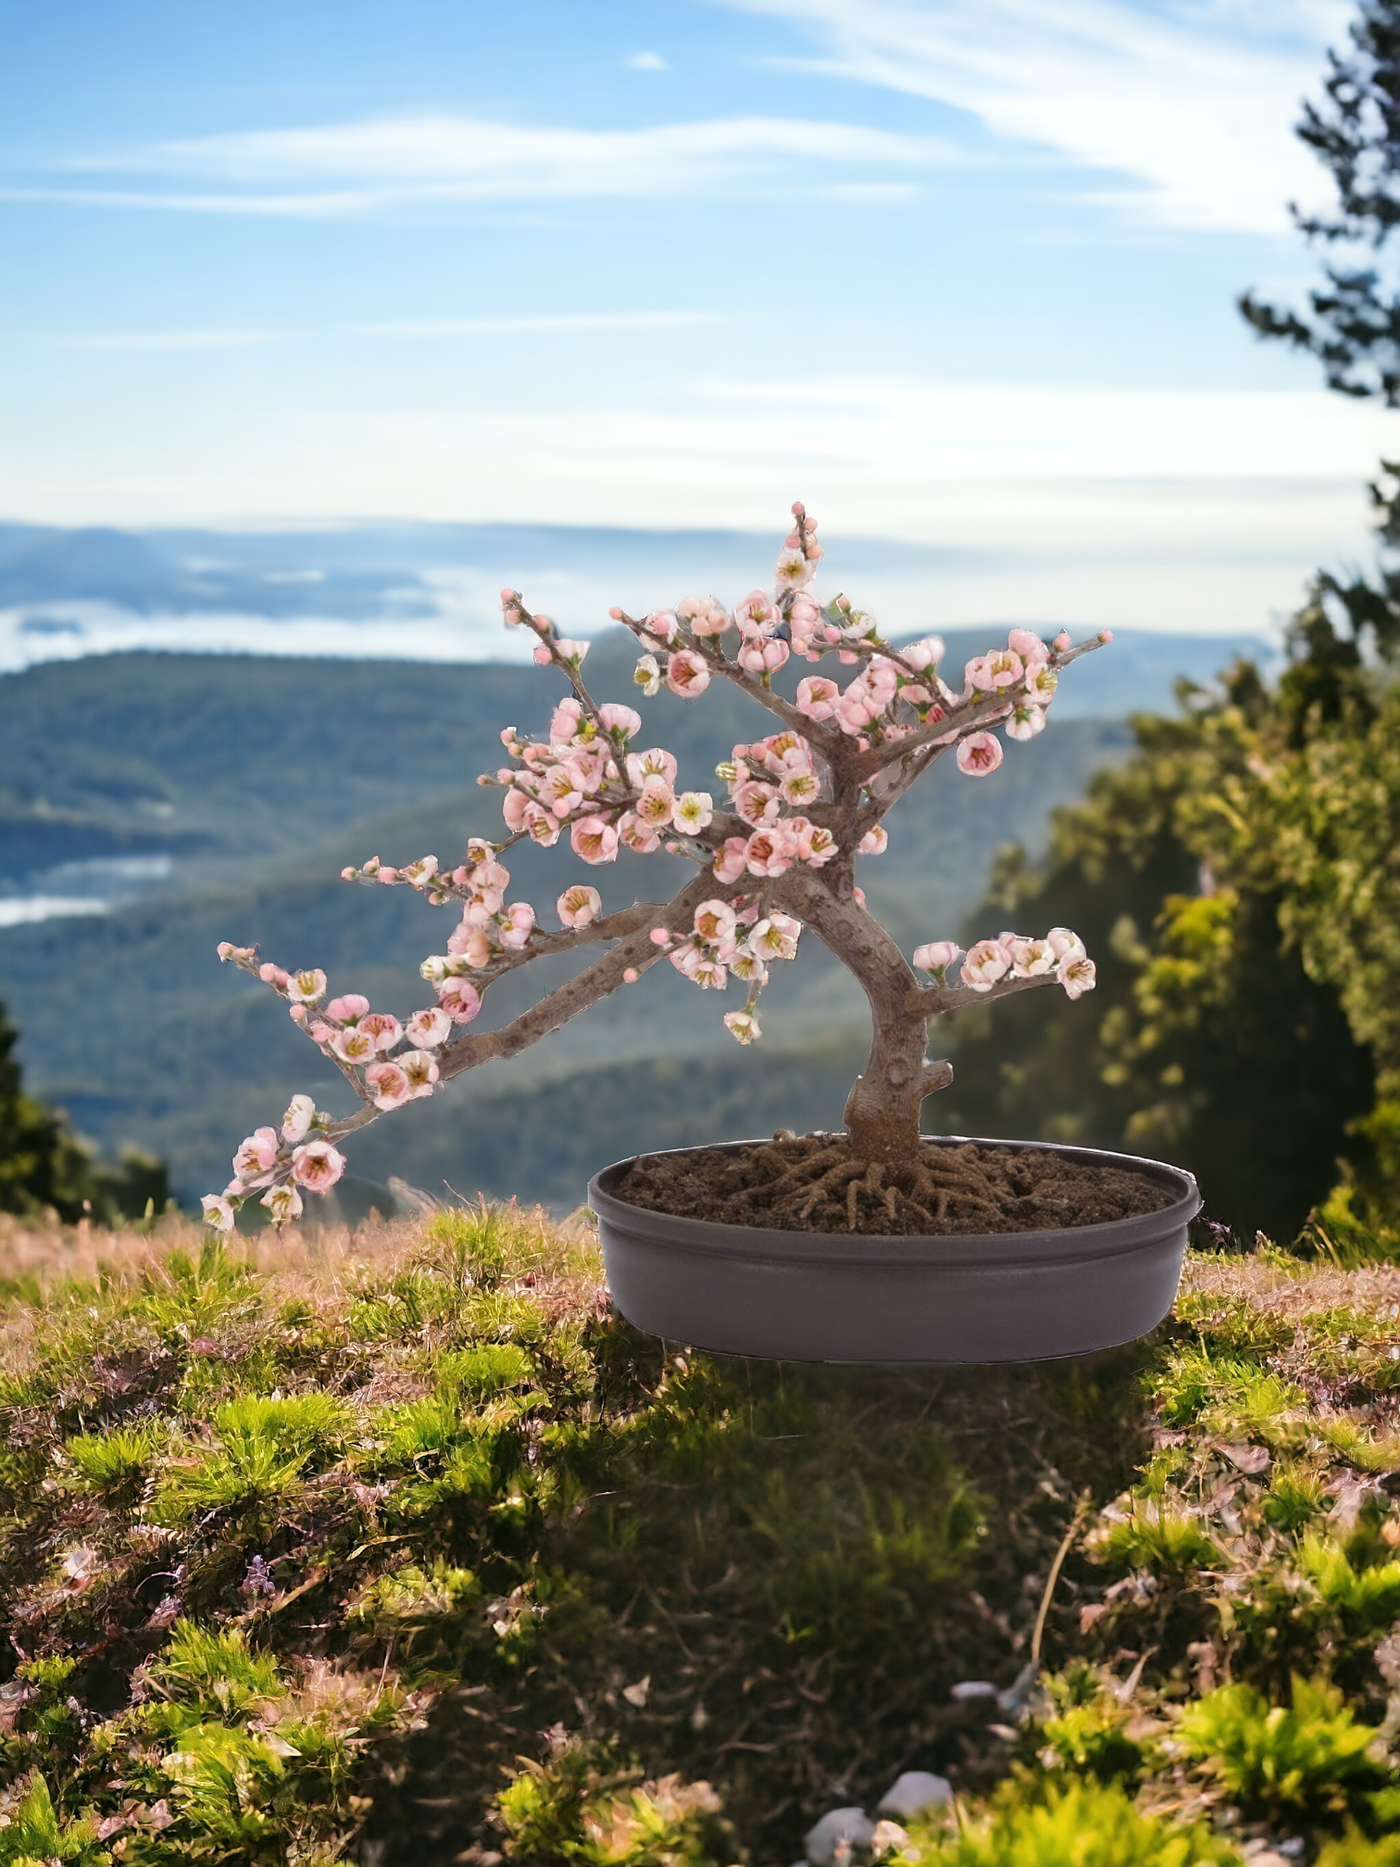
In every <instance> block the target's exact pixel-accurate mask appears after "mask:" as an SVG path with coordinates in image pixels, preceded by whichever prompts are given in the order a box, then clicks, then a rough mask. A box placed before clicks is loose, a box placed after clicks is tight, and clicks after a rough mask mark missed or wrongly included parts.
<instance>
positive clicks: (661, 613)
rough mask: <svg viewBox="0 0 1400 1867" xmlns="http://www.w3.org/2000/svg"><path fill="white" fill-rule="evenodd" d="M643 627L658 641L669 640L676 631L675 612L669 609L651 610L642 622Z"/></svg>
mask: <svg viewBox="0 0 1400 1867" xmlns="http://www.w3.org/2000/svg"><path fill="white" fill-rule="evenodd" d="M642 628H643V629H644V630H645V631H646V633H647V634H648V635H650V636H653V637H654V638H655V639H656V640H657V641H658V642H669V641H670V640H671V638H672V636H674V634H675V633H676V616H675V612H674V611H673V610H669V609H653V610H650V611H648V613H647V615H646V617H645V619H644V620H643V622H642Z"/></svg>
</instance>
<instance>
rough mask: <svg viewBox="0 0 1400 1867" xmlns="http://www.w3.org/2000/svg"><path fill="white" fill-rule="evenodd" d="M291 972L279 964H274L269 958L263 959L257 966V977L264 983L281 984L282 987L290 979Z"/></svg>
mask: <svg viewBox="0 0 1400 1867" xmlns="http://www.w3.org/2000/svg"><path fill="white" fill-rule="evenodd" d="M291 976H292V975H291V974H290V973H289V972H287V971H285V970H284V969H283V968H282V967H281V966H274V965H273V964H272V962H271V960H264V961H263V963H262V965H261V966H259V967H258V977H259V978H260V979H261V980H262V982H263V984H264V985H277V986H282V987H283V988H284V989H285V987H286V986H287V985H288V984H289V982H290V980H291Z"/></svg>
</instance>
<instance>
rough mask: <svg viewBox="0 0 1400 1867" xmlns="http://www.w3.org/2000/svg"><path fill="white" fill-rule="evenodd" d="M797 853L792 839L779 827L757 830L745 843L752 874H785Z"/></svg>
mask: <svg viewBox="0 0 1400 1867" xmlns="http://www.w3.org/2000/svg"><path fill="white" fill-rule="evenodd" d="M726 847H728V845H726ZM795 853H796V852H795V851H794V850H793V848H792V844H791V839H790V838H789V837H788V836H787V835H785V834H784V833H783V832H782V831H781V830H777V829H773V830H755V831H754V833H753V835H752V836H751V837H750V838H749V840H748V842H747V843H745V845H744V861H745V863H746V864H747V866H748V870H749V873H750V874H751V875H785V874H786V873H787V871H788V870H789V869H790V868H791V867H792V862H793V856H794V854H795Z"/></svg>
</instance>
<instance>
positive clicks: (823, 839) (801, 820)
mask: <svg viewBox="0 0 1400 1867" xmlns="http://www.w3.org/2000/svg"><path fill="white" fill-rule="evenodd" d="M783 828H784V829H785V830H786V831H787V833H788V835H789V836H790V837H791V838H792V843H793V850H794V852H795V854H796V856H797V860H798V861H799V862H805V863H806V864H807V866H808V867H809V868H812V869H820V868H822V867H824V866H825V864H826V863H828V862H830V860H831V858H832V857H833V856H834V855H835V854H836V850H837V843H836V838H835V837H834V836H833V835H832V834H831V831H830V830H828V829H826V828H824V827H823V826H822V825H821V824H816V823H809V822H808V821H807V819H806V818H805V817H789V818H788V820H787V822H786V823H785V824H784V825H783Z"/></svg>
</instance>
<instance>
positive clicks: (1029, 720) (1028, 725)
mask: <svg viewBox="0 0 1400 1867" xmlns="http://www.w3.org/2000/svg"><path fill="white" fill-rule="evenodd" d="M1044 731H1045V709H1044V707H1031V706H1026V707H1017V708H1016V710H1015V712H1014V713H1013V714H1012V715H1011V718H1010V719H1009V720H1008V721H1007V722H1006V736H1007V738H1008V739H1016V740H1021V741H1024V740H1027V739H1034V738H1035V736H1036V734H1037V733H1041V732H1044Z"/></svg>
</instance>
